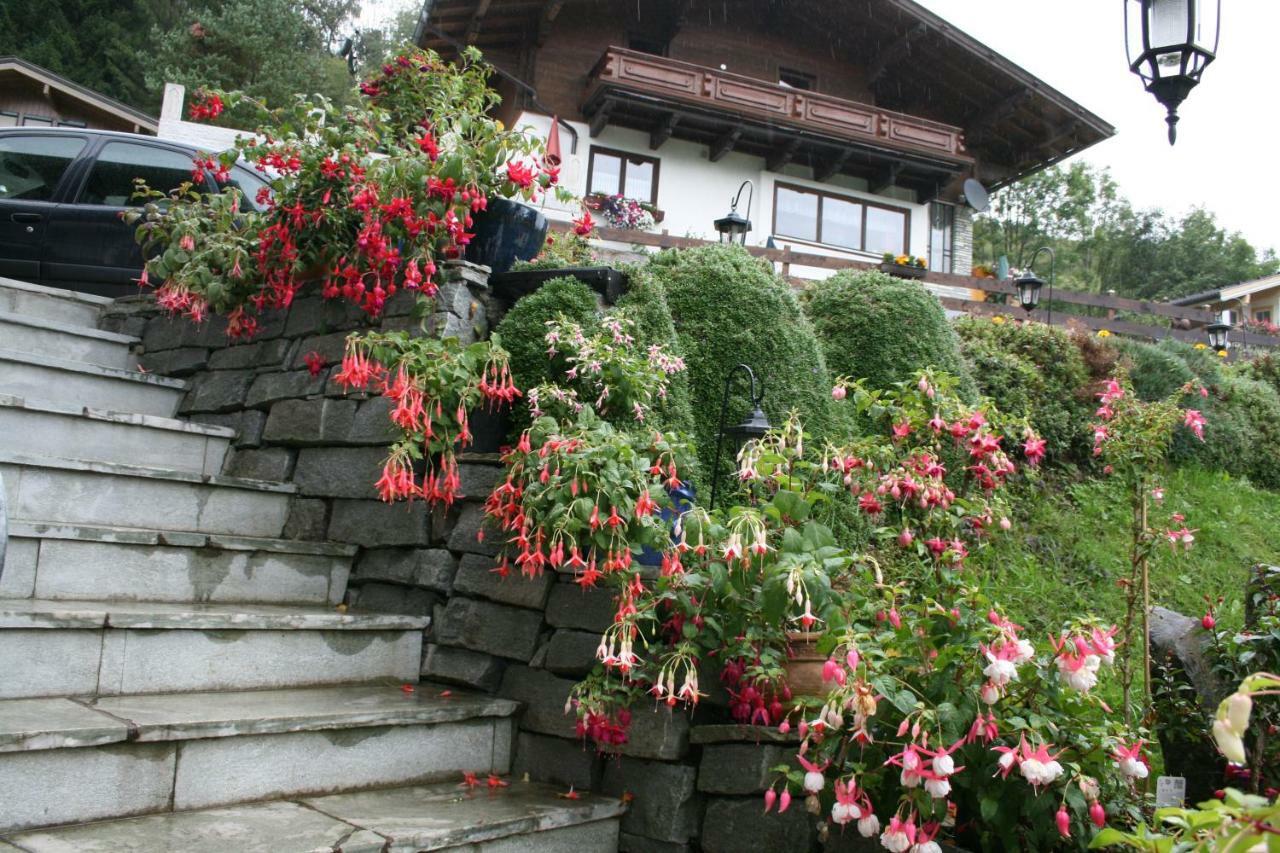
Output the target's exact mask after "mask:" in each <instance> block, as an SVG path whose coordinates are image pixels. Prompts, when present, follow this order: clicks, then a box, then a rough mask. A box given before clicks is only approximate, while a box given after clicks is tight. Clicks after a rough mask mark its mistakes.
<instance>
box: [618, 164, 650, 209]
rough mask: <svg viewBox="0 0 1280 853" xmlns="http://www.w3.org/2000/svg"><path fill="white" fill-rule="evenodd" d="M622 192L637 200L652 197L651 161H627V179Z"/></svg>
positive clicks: (645, 199) (646, 199) (647, 199)
mask: <svg viewBox="0 0 1280 853" xmlns="http://www.w3.org/2000/svg"><path fill="white" fill-rule="evenodd" d="M622 194H623V195H625V196H626V197H627V198H634V199H637V200H639V201H650V200H652V198H653V163H652V162H650V161H648V160H641V161H639V162H636V161H635V160H628V161H627V181H626V186H625V187H624V188H623V191H622Z"/></svg>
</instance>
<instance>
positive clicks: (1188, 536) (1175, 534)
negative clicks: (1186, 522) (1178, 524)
mask: <svg viewBox="0 0 1280 853" xmlns="http://www.w3.org/2000/svg"><path fill="white" fill-rule="evenodd" d="M1165 536H1167V537H1168V538H1169V544H1170V545H1171V546H1173V548H1174V550H1177V548H1178V545H1179V544H1181V545H1182V550H1184V551H1190V550H1191V546H1192V545H1194V544H1195V541H1196V537H1195V531H1194V530H1191V529H1190V528H1188V527H1186V526H1183V527H1182V528H1181V529H1179V530H1168V531H1165Z"/></svg>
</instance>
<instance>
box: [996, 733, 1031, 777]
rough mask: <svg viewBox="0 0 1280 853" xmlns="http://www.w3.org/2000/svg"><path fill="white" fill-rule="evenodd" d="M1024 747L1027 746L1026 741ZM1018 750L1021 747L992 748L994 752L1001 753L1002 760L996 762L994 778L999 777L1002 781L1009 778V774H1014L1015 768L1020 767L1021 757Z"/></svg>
mask: <svg viewBox="0 0 1280 853" xmlns="http://www.w3.org/2000/svg"><path fill="white" fill-rule="evenodd" d="M1023 745H1024V746H1025V745H1026V741H1023ZM1018 749H1019V747H1016V746H993V747H991V751H992V752H998V753H1000V758H999V759H997V760H996V772H995V773H993V774H992V777H993V778H994V777H995V776H999V777H1000V778H1001V779H1008V778H1009V774H1010V773H1012V772H1013V768H1015V767H1017V766H1018V759H1019V757H1020V754H1019V752H1018Z"/></svg>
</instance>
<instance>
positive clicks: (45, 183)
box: [0, 136, 85, 201]
mask: <svg viewBox="0 0 1280 853" xmlns="http://www.w3.org/2000/svg"><path fill="white" fill-rule="evenodd" d="M84 146H85V139H84V137H82V136H5V137H2V138H0V198H8V199H20V200H22V201H49V200H50V199H52V198H53V191H54V190H55V189H56V188H57V186H58V181H60V180H62V175H63V173H64V172H66V171H67V167H68V166H70V165H71V161H72V160H74V159H76V156H77V155H78V154H79V153H80V151H81V149H83V148H84Z"/></svg>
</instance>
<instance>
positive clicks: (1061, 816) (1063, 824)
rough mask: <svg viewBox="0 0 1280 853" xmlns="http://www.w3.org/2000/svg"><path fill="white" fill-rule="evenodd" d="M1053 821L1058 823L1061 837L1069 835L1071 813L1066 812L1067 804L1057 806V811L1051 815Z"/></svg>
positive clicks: (1068, 836)
mask: <svg viewBox="0 0 1280 853" xmlns="http://www.w3.org/2000/svg"><path fill="white" fill-rule="evenodd" d="M1053 822H1054V823H1056V824H1057V825H1058V834H1059V835H1061V836H1062V837H1063V838H1070V837H1071V815H1069V814H1067V806H1066V804H1065V803H1063V804H1062V805H1060V806H1058V813H1057V814H1056V815H1054V816H1053Z"/></svg>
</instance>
